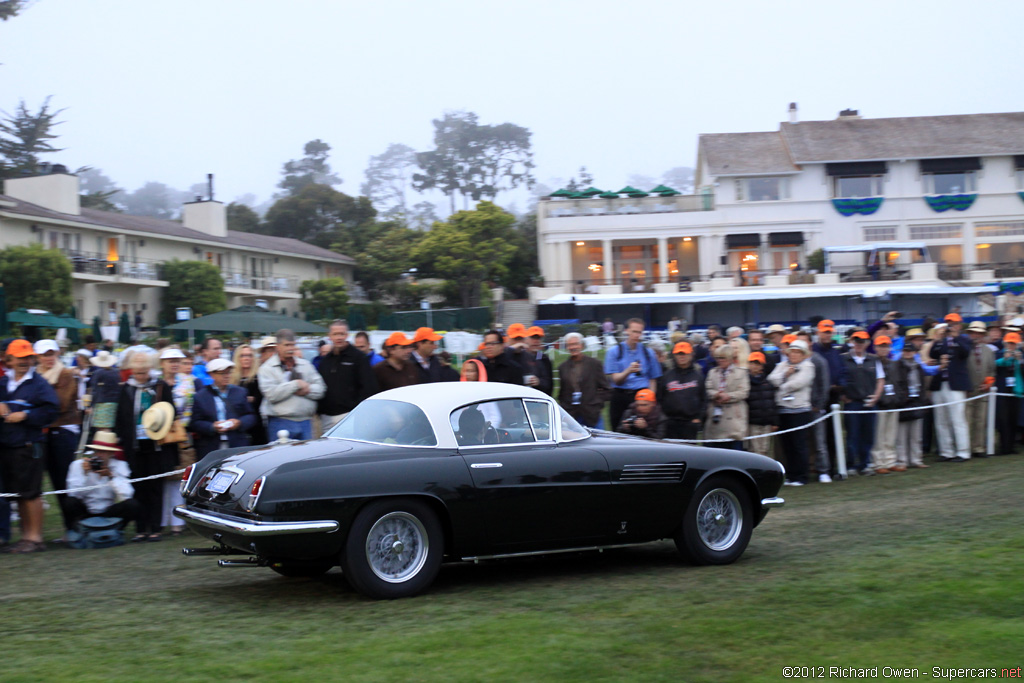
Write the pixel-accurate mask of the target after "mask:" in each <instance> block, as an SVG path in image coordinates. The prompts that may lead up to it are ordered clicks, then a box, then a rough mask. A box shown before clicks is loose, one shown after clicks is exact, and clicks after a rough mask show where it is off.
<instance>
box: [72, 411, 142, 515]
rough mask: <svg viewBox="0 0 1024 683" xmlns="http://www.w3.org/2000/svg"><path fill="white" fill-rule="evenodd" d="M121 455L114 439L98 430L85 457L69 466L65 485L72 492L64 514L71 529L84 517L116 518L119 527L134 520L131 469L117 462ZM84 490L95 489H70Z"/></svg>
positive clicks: (135, 508)
mask: <svg viewBox="0 0 1024 683" xmlns="http://www.w3.org/2000/svg"><path fill="white" fill-rule="evenodd" d="M121 455H122V451H121V448H120V447H119V446H118V445H117V436H116V435H115V434H114V433H113V432H111V431H107V430H100V431H98V432H96V434H95V435H94V436H93V438H92V442H91V443H89V444H88V445H87V446H86V450H85V456H84V457H82V458H79V459H78V460H75V461H74V462H72V463H71V467H69V468H68V475H67V483H68V488H69V489H72V491H71V493H69V494H68V500H67V505H66V508H65V512H66V514H67V516H68V518H69V519H70V520H71V525H72V528H73V527H74V525H75V524H77V523H78V522H79V521H81V520H83V519H85V518H86V517H116V518H118V519H120V520H121V521H122V524H121V525H120V528H123V527H124V526H125V525H127V523H128V522H129V521H131V520H133V519H135V516H136V513H137V512H138V509H139V503H138V501H136V500H135V499H134V498H133V495H134V494H135V489H134V488H133V487H132V485H131V482H130V481H129V478H130V477H131V470H130V469H129V468H128V463H126V462H124V461H123V460H120V459H119V457H120V456H121ZM86 487H95V488H88V489H87V490H85V491H75V490H73V489H79V488H86Z"/></svg>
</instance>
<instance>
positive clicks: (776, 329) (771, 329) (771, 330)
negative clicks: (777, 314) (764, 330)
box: [768, 323, 789, 334]
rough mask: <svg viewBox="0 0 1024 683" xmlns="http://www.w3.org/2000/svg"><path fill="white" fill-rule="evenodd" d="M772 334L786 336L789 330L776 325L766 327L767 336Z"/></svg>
mask: <svg viewBox="0 0 1024 683" xmlns="http://www.w3.org/2000/svg"><path fill="white" fill-rule="evenodd" d="M774 332H781V333H782V334H786V333H787V332H789V330H788V329H786V326H785V325H779V324H778V323H776V324H774V325H771V326H769V327H768V334H772V333H774Z"/></svg>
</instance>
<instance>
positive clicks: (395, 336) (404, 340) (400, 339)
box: [384, 332, 412, 346]
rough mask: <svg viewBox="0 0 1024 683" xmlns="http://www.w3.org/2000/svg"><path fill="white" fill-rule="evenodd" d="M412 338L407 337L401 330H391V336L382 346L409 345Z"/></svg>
mask: <svg viewBox="0 0 1024 683" xmlns="http://www.w3.org/2000/svg"><path fill="white" fill-rule="evenodd" d="M410 344H412V339H409V338H408V337H406V336H405V335H404V334H402V333H401V332H392V333H391V336H389V337H388V338H387V340H386V341H385V342H384V346H409V345H410Z"/></svg>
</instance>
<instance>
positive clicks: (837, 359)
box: [811, 342, 847, 387]
mask: <svg viewBox="0 0 1024 683" xmlns="http://www.w3.org/2000/svg"><path fill="white" fill-rule="evenodd" d="M811 351H812V352H814V353H816V354H818V355H819V356H821V357H822V359H824V361H825V363H827V364H828V379H829V382H831V386H833V387H834V386H838V385H839V378H840V376H841V375H842V374H843V359H842V355H843V354H844V353H846V351H847V349H846V347H844V346H843V345H842V344H836V343H835V342H832V343H830V344H822V343H821V342H814V344H812V345H811Z"/></svg>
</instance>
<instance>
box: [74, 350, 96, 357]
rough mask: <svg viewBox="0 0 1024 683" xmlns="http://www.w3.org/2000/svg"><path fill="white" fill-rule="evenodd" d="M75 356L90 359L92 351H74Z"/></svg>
mask: <svg viewBox="0 0 1024 683" xmlns="http://www.w3.org/2000/svg"><path fill="white" fill-rule="evenodd" d="M75 355H76V356H88V357H89V358H92V351H90V350H89V349H78V350H77V351H75Z"/></svg>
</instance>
